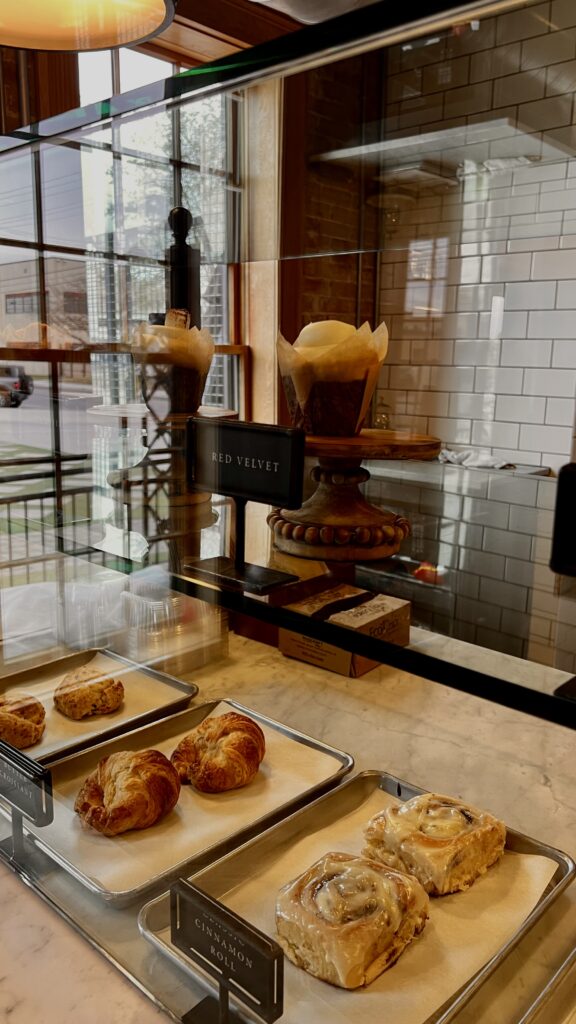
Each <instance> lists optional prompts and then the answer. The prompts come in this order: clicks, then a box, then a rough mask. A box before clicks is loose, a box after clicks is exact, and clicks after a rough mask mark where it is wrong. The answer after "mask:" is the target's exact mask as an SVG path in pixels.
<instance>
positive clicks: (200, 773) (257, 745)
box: [170, 711, 266, 793]
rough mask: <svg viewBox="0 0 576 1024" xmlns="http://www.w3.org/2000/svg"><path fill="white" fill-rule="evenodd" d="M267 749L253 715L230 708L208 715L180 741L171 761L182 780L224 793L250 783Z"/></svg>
mask: <svg viewBox="0 0 576 1024" xmlns="http://www.w3.org/2000/svg"><path fill="white" fill-rule="evenodd" d="M265 752H266V741H265V739H264V733H263V732H262V729H261V728H260V726H259V725H258V724H257V723H256V722H255V721H254V720H253V719H252V718H247V717H246V715H240V714H238V713H237V712H235V711H230V712H229V713H228V714H226V715H219V716H218V717H217V718H205V719H204V721H203V722H201V723H200V725H197V726H196V728H195V729H193V730H192V732H190V733H188V735H187V736H185V737H184V739H183V740H181V741H180V743H179V744H178V746H177V747H176V750H175V751H174V753H173V754H172V757H171V758H170V760H171V761H172V764H173V765H174V767H175V768H176V771H177V772H178V775H179V776H180V782H182V783H187V782H191V783H192V784H193V785H194V786H195V787H196V789H199V790H200V791H201V792H202V793H221V792H223V791H224V790H227V789H238V788H239V787H240V786H247V785H248V783H249V782H251V781H252V779H253V778H254V776H255V775H256V772H257V771H258V768H259V767H260V762H261V761H262V759H263V757H264V754H265Z"/></svg>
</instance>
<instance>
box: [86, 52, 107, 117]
mask: <svg viewBox="0 0 576 1024" xmlns="http://www.w3.org/2000/svg"><path fill="white" fill-rule="evenodd" d="M78 80H79V87H80V103H81V104H82V106H83V107H85V106H87V105H88V104H89V103H96V102H97V101H98V100H105V99H108V97H109V96H111V95H112V93H113V92H114V89H113V88H112V54H111V52H110V50H97V51H95V52H93V53H91V52H87V53H79V54H78Z"/></svg>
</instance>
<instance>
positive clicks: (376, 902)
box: [276, 853, 428, 989]
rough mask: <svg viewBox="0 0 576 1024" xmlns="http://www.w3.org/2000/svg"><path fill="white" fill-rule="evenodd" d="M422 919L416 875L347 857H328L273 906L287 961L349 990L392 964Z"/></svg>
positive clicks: (424, 906) (424, 900)
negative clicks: (411, 875) (414, 876)
mask: <svg viewBox="0 0 576 1024" xmlns="http://www.w3.org/2000/svg"><path fill="white" fill-rule="evenodd" d="M427 917H428V897H427V895H426V893H425V892H424V889H423V888H422V886H421V885H420V883H419V882H418V881H416V879H415V878H411V877H410V876H409V875H406V874H403V873H402V872H400V871H395V870H392V869H391V868H388V867H385V866H384V865H383V864H379V863H377V862H375V861H371V860H367V859H366V858H364V857H357V856H353V855H352V854H349V853H327V854H325V855H324V856H323V857H322V858H321V859H320V860H319V861H317V862H316V863H315V864H313V865H312V867H310V868H308V870H307V871H305V872H304V874H302V875H300V876H299V877H298V878H296V879H294V881H292V882H289V883H288V884H287V885H285V886H284V887H283V888H282V889H281V890H280V892H279V894H278V898H277V901H276V927H277V930H278V940H279V942H280V945H281V946H282V948H283V950H284V952H285V953H286V956H287V957H288V959H289V960H291V961H292V963H294V964H296V966H297V967H302V968H304V970H305V971H308V973H309V974H313V975H314V976H315V977H316V978H321V979H322V980H323V981H329V982H330V983H331V984H332V985H338V986H339V987H340V988H348V989H351V988H359V987H360V986H361V985H369V984H370V982H371V981H374V979H375V978H377V977H378V975H379V974H381V973H382V971H384V970H386V968H387V967H390V965H391V964H393V963H394V961H395V960H397V959H398V957H399V956H400V954H401V953H402V950H403V949H405V947H406V946H407V945H408V943H409V942H410V941H411V940H412V939H413V938H414V936H415V935H418V933H419V932H421V931H422V929H423V927H424V925H425V924H426V919H427Z"/></svg>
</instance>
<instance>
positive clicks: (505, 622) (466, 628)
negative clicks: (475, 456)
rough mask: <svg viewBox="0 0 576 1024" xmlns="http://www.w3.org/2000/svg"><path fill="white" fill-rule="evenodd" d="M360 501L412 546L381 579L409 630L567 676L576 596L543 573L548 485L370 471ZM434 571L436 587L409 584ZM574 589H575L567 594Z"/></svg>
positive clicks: (572, 658) (458, 472) (417, 466)
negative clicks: (394, 520) (394, 518)
mask: <svg viewBox="0 0 576 1024" xmlns="http://www.w3.org/2000/svg"><path fill="white" fill-rule="evenodd" d="M370 470H371V473H372V477H371V479H370V480H369V481H368V483H367V484H366V485H365V489H366V493H367V496H368V498H369V500H372V501H375V502H377V503H379V504H381V505H384V506H386V507H387V508H389V509H391V510H392V511H393V512H397V513H399V514H401V515H404V516H406V517H407V518H408V519H409V521H410V522H411V524H412V536H411V537H410V538H408V540H406V541H405V542H404V544H403V546H402V549H401V551H400V554H399V556H398V557H397V559H393V560H390V563H389V569H388V570H387V569H385V568H384V567H383V566H380V568H379V571H380V572H383V573H384V574H385V575H384V577H383V579H382V577H381V579H380V582H381V583H382V582H384V589H385V590H386V592H387V593H393V594H396V595H397V596H399V597H403V598H406V599H408V600H410V601H411V602H412V621H413V623H414V625H418V626H423V627H425V628H430V629H433V630H438V631H443V632H447V633H448V635H450V636H454V637H457V638H458V639H460V640H466V641H467V642H469V643H477V644H481V645H486V646H489V647H491V648H493V649H495V650H500V651H503V652H506V653H508V654H514V655H516V656H518V657H524V658H530V659H531V660H534V661H538V662H540V663H542V664H546V665H554V666H555V667H557V668H562V669H563V670H565V671H571V672H574V673H576V600H575V599H574V598H575V597H576V589H575V593H574V595H573V596H572V597H571V598H568V597H566V596H565V593H564V591H565V586H566V581H563V582H562V583H561V581H560V578H559V577H558V576H556V575H555V574H554V573H553V572H552V571H551V570H550V568H549V565H548V563H549V559H550V546H551V534H552V521H553V515H554V512H553V509H554V505H555V499H556V478H555V477H552V476H539V477H538V476H526V475H524V474H520V473H517V472H512V471H504V470H501V471H498V470H494V469H491V470H482V469H466V468H463V467H461V466H453V465H450V464H446V465H442V464H440V465H439V464H438V463H418V462H415V463H412V464H411V463H404V464H402V463H399V462H390V461H388V462H378V463H372V464H371V465H370ZM421 562H428V563H430V564H431V565H433V566H438V567H439V569H440V575H439V577H438V581H437V585H436V586H434V585H432V584H430V583H428V584H427V583H422V582H420V581H418V580H417V579H414V578H413V577H412V576H411V570H413V569H414V568H415V567H416V566H417V565H419V564H420V563H421ZM574 587H575V588H576V584H574Z"/></svg>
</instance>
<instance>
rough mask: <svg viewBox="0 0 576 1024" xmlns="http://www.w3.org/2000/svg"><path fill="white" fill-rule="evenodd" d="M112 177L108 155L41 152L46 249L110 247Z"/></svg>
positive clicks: (99, 152)
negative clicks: (53, 246) (61, 246)
mask: <svg viewBox="0 0 576 1024" xmlns="http://www.w3.org/2000/svg"><path fill="white" fill-rule="evenodd" d="M112 174H113V171H112V154H111V153H107V152H104V151H102V150H91V151H89V150H87V149H84V150H79V149H72V148H70V149H69V148H68V147H67V146H51V147H45V148H44V149H43V151H42V198H43V203H44V237H45V239H46V242H47V243H48V244H49V245H69V246H75V247H77V248H80V249H84V248H94V249H108V248H109V247H110V241H109V236H110V233H111V232H112V230H113V218H114V196H113V181H112Z"/></svg>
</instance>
